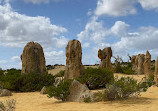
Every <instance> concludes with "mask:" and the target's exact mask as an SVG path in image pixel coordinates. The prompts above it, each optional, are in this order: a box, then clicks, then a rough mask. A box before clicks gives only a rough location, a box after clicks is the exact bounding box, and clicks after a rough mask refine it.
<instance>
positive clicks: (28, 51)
mask: <svg viewBox="0 0 158 111" xmlns="http://www.w3.org/2000/svg"><path fill="white" fill-rule="evenodd" d="M98 57H99V58H100V59H101V63H100V65H99V67H101V68H108V69H111V68H112V65H111V57H112V49H111V47H107V48H104V49H103V50H101V49H99V50H98ZM21 60H22V74H26V73H38V74H44V73H45V72H46V64H45V57H44V53H43V48H42V46H41V45H40V44H38V43H36V42H29V43H27V44H26V46H25V47H24V50H23V54H22V55H21ZM131 62H132V69H133V70H135V71H136V72H137V74H144V73H145V75H146V76H148V77H149V76H150V74H151V55H150V53H149V52H148V51H147V52H146V55H144V54H138V55H136V56H133V57H132V58H131ZM155 68H156V69H155V77H156V80H157V81H158V79H157V72H158V71H157V70H158V58H157V62H156V64H155ZM82 74H84V66H83V65H82V47H81V43H80V42H79V41H78V40H70V41H69V42H68V44H67V47H66V67H65V75H64V79H65V80H67V79H76V78H77V77H79V76H80V75H82ZM45 93H46V87H43V89H42V90H41V94H45ZM92 95H93V94H92V93H91V91H90V90H89V89H88V88H87V86H86V85H83V84H81V83H79V82H78V81H76V80H74V81H73V82H72V84H71V86H70V95H69V97H68V101H83V98H84V97H86V96H92Z"/></svg>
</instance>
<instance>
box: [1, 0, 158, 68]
mask: <svg viewBox="0 0 158 111" xmlns="http://www.w3.org/2000/svg"><path fill="white" fill-rule="evenodd" d="M157 20H158V1H157V0H0V52H1V55H0V67H2V68H3V69H7V68H21V60H20V55H21V54H22V51H23V48H24V46H25V45H26V43H27V42H29V41H36V42H38V43H40V44H41V45H42V47H43V49H44V53H45V58H46V64H47V65H48V64H52V65H53V64H65V63H66V61H65V59H66V57H65V47H66V45H67V43H68V41H69V40H71V39H78V40H80V42H81V44H82V50H83V53H82V54H83V56H82V62H83V64H95V63H97V61H99V59H98V56H97V55H98V54H97V52H98V50H99V49H103V48H105V47H107V46H111V47H112V50H113V56H117V55H119V56H121V57H122V58H123V60H124V61H127V60H128V57H127V54H130V55H136V54H139V53H143V54H145V53H146V50H149V52H150V53H151V54H152V59H156V57H157V56H158V45H157V43H158V22H157Z"/></svg>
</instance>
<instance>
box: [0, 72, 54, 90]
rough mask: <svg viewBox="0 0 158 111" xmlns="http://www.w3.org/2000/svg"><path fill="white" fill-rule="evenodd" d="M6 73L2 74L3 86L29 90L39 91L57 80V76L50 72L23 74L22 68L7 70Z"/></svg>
mask: <svg viewBox="0 0 158 111" xmlns="http://www.w3.org/2000/svg"><path fill="white" fill-rule="evenodd" d="M7 72H8V73H7V74H6V75H0V83H1V84H2V86H3V88H5V89H9V90H13V91H20V92H28V91H39V90H41V88H42V87H43V86H51V85H53V83H54V81H55V77H54V76H53V75H50V74H41V75H40V74H33V73H32V74H21V71H20V70H16V69H11V70H7Z"/></svg>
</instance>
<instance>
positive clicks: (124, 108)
mask: <svg viewBox="0 0 158 111" xmlns="http://www.w3.org/2000/svg"><path fill="white" fill-rule="evenodd" d="M62 68H63V67H60V68H59V69H60V70H61V69H62ZM55 71H56V72H59V70H57V69H56V70H55ZM51 72H53V70H52V71H51ZM115 76H118V77H122V76H132V77H133V78H135V79H137V80H138V81H140V80H141V79H142V78H143V77H144V76H143V75H139V76H138V75H122V74H115ZM10 99H15V100H16V111H158V87H155V86H152V87H150V88H149V89H148V91H147V92H145V93H144V92H143V93H141V96H140V97H138V98H130V99H128V100H122V101H106V102H97V103H78V102H61V101H58V100H56V99H54V98H48V97H47V95H41V94H40V92H30V93H13V96H11V97H1V98H0V101H6V100H10Z"/></svg>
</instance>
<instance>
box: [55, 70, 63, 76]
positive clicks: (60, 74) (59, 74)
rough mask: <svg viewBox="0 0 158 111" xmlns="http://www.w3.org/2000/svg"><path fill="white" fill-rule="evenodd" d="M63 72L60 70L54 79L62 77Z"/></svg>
mask: <svg viewBox="0 0 158 111" xmlns="http://www.w3.org/2000/svg"><path fill="white" fill-rule="evenodd" d="M64 74H65V71H64V70H61V71H60V72H58V73H57V74H56V75H55V77H64Z"/></svg>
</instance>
